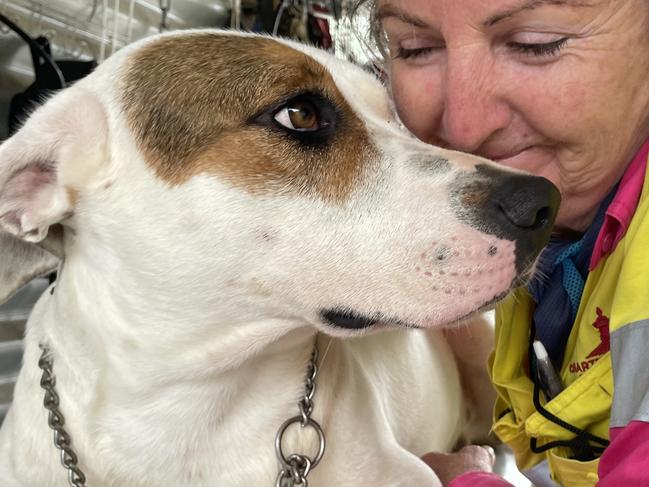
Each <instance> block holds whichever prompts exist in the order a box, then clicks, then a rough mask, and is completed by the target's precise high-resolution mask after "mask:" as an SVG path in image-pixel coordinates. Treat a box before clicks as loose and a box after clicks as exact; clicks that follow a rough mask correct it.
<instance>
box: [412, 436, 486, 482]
mask: <svg viewBox="0 0 649 487" xmlns="http://www.w3.org/2000/svg"><path fill="white" fill-rule="evenodd" d="M421 459H422V460H423V461H424V462H426V464H427V465H428V466H429V467H431V468H432V469H433V470H434V471H435V474H436V475H437V476H438V477H439V480H440V481H441V482H442V485H444V486H447V485H448V484H449V483H450V482H451V480H453V479H454V478H456V477H459V476H460V475H462V474H465V473H467V472H492V471H493V466H494V462H495V461H496V453H495V452H494V450H493V448H491V447H490V446H477V445H468V446H465V447H464V448H462V449H460V450H459V451H457V452H455V453H427V454H426V455H424V456H423V457H422V458H421Z"/></svg>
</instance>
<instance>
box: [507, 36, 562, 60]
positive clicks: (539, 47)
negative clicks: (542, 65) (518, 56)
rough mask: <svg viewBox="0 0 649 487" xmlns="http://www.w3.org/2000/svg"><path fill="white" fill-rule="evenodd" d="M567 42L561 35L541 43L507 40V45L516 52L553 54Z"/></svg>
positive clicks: (537, 54)
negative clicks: (558, 37) (559, 37)
mask: <svg viewBox="0 0 649 487" xmlns="http://www.w3.org/2000/svg"><path fill="white" fill-rule="evenodd" d="M567 42H568V38H567V37H562V38H561V39H557V40H555V41H552V42H543V43H525V42H508V43H507V46H508V47H509V48H510V49H513V50H514V51H517V52H522V53H523V54H528V55H530V56H539V57H540V56H554V55H556V54H557V53H558V52H559V51H560V50H561V49H562V48H563V47H564V46H565V45H566V43H567Z"/></svg>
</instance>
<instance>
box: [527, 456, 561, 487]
mask: <svg viewBox="0 0 649 487" xmlns="http://www.w3.org/2000/svg"><path fill="white" fill-rule="evenodd" d="M522 474H523V475H525V476H526V477H527V478H528V479H530V482H532V484H533V485H534V487H561V486H560V485H559V484H557V483H556V482H555V481H554V480H552V479H551V478H550V466H549V465H548V461H547V460H543V461H542V462H540V463H537V464H536V465H534V466H533V467H532V468H530V469H528V470H525V471H524V472H522Z"/></svg>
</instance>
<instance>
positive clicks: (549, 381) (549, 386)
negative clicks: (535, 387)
mask: <svg viewBox="0 0 649 487" xmlns="http://www.w3.org/2000/svg"><path fill="white" fill-rule="evenodd" d="M533 347H534V355H536V370H537V373H538V377H539V387H540V388H541V390H542V391H543V394H544V395H545V398H546V399H547V400H548V401H550V400H552V399H553V398H554V397H555V396H557V395H558V394H559V393H560V392H561V391H562V390H563V389H564V385H563V382H562V381H561V377H559V374H557V371H556V370H555V369H554V365H552V362H551V361H550V357H549V356H548V351H547V350H546V349H545V347H544V346H543V343H541V342H540V341H538V340H534V343H533Z"/></svg>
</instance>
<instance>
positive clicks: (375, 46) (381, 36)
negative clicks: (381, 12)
mask: <svg viewBox="0 0 649 487" xmlns="http://www.w3.org/2000/svg"><path fill="white" fill-rule="evenodd" d="M348 17H349V20H350V22H351V26H352V30H353V32H354V34H355V35H356V37H357V38H358V40H359V41H360V42H361V43H362V44H363V45H364V46H365V47H366V48H367V50H368V52H369V53H370V56H371V57H372V58H373V59H374V60H375V62H380V63H381V64H384V63H385V61H386V60H387V59H388V58H389V53H388V48H387V39H386V37H385V33H384V32H383V27H382V26H381V22H379V21H378V19H377V4H376V0H353V1H352V2H351V6H350V7H349V10H348Z"/></svg>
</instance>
